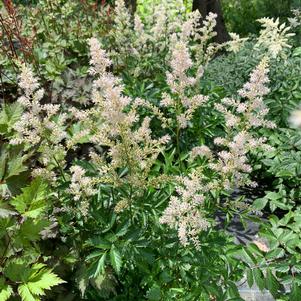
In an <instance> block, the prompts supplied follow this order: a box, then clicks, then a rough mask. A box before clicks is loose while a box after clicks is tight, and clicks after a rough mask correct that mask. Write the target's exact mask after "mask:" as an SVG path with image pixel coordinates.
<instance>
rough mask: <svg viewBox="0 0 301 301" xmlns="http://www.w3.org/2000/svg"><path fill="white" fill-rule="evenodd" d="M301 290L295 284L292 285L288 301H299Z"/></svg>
mask: <svg viewBox="0 0 301 301" xmlns="http://www.w3.org/2000/svg"><path fill="white" fill-rule="evenodd" d="M300 296H301V288H300V286H298V284H297V283H293V287H292V290H291V293H290V299H289V300H290V301H300Z"/></svg>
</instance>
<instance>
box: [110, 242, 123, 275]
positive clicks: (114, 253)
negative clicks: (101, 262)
mask: <svg viewBox="0 0 301 301" xmlns="http://www.w3.org/2000/svg"><path fill="white" fill-rule="evenodd" d="M110 259H111V264H112V266H113V268H114V270H115V271H116V273H119V272H120V269H121V265H122V259H121V255H120V253H119V251H118V250H117V249H116V247H115V246H114V245H113V246H112V248H111V250H110Z"/></svg>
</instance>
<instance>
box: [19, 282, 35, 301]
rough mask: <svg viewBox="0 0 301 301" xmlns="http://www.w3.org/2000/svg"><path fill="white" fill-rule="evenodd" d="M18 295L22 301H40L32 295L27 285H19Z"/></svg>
mask: <svg viewBox="0 0 301 301" xmlns="http://www.w3.org/2000/svg"><path fill="white" fill-rule="evenodd" d="M18 293H19V295H20V296H21V299H22V301H39V299H38V298H36V297H34V296H33V295H32V293H31V292H30V290H29V288H28V286H27V284H21V285H19V287H18Z"/></svg>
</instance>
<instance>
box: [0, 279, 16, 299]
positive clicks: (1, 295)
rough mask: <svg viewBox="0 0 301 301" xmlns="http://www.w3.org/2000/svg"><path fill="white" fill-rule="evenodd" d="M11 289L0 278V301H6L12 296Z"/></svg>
mask: <svg viewBox="0 0 301 301" xmlns="http://www.w3.org/2000/svg"><path fill="white" fill-rule="evenodd" d="M12 293H13V289H12V287H11V286H10V285H8V284H6V283H5V281H4V278H2V277H1V278H0V300H1V301H6V300H8V299H9V297H10V296H11V295H12Z"/></svg>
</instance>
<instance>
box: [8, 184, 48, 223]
mask: <svg viewBox="0 0 301 301" xmlns="http://www.w3.org/2000/svg"><path fill="white" fill-rule="evenodd" d="M47 193H48V191H47V185H46V184H45V183H44V182H43V181H42V180H41V179H40V178H37V179H35V180H34V181H33V182H32V183H31V185H30V186H29V187H26V188H23V189H22V194H20V195H18V196H17V197H15V198H14V199H13V200H12V201H11V204H12V205H13V206H14V207H15V208H16V210H17V211H18V212H19V213H20V214H22V215H24V216H28V217H31V218H37V217H38V216H39V215H40V214H41V213H43V211H44V210H45V208H46V198H47Z"/></svg>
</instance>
